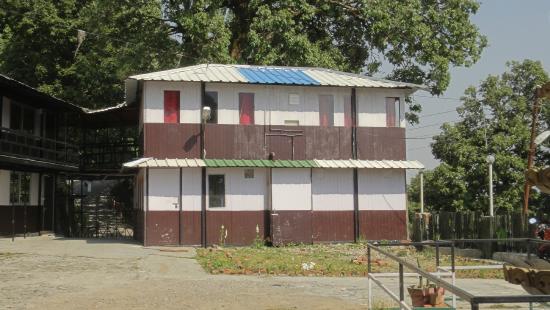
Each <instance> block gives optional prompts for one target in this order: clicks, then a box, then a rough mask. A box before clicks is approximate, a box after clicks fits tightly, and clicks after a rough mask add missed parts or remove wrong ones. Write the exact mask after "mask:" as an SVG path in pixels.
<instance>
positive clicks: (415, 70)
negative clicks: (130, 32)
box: [164, 0, 486, 122]
mask: <svg viewBox="0 0 550 310" xmlns="http://www.w3.org/2000/svg"><path fill="white" fill-rule="evenodd" d="M478 7H479V4H478V3H477V1H475V0H445V1H443V0H409V1H400V2H398V3H396V1H395V0H346V1H334V0H315V1H313V0H296V1H274V0H271V1H258V0H232V1H230V0H223V1H222V0H198V1H197V0H193V1H191V0H167V1H165V7H164V8H165V21H167V22H169V23H170V25H171V29H172V33H173V34H176V35H177V36H178V37H179V38H181V45H180V48H181V50H182V53H183V54H184V55H186V56H187V57H188V59H187V61H188V62H189V63H193V62H195V61H196V59H201V60H202V61H210V62H228V61H230V62H237V63H245V64H260V65H262V64H263V65H282V66H320V67H327V68H332V69H338V70H343V71H351V72H357V73H359V72H360V71H362V70H364V69H366V71H367V74H369V75H376V74H381V71H382V65H383V64H387V65H389V67H391V71H390V72H389V73H388V74H386V77H387V78H391V79H396V80H401V81H406V82H413V83H419V84H426V85H428V86H429V88H430V90H431V92H432V93H433V94H441V93H442V92H443V91H444V90H445V89H446V88H447V87H448V85H449V81H450V76H449V67H450V66H469V65H471V64H473V63H475V62H476V61H477V60H478V59H479V57H480V55H481V52H482V50H483V48H484V47H485V46H486V38H485V37H484V36H482V35H480V34H479V31H478V28H477V27H476V26H475V25H473V24H472V23H471V21H470V16H471V15H472V14H475V13H476V12H477V9H478ZM410 110H411V111H412V112H413V113H409V114H407V117H408V119H409V121H411V122H417V121H418V119H417V117H416V115H415V112H419V111H421V107H420V106H419V105H417V104H413V103H410Z"/></svg>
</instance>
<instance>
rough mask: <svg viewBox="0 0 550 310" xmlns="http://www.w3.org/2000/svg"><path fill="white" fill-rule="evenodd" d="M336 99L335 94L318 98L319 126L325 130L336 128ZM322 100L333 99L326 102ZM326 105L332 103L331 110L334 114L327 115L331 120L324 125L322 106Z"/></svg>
mask: <svg viewBox="0 0 550 310" xmlns="http://www.w3.org/2000/svg"><path fill="white" fill-rule="evenodd" d="M334 97H335V96H334V94H320V95H318V97H317V100H318V104H319V126H320V127H324V128H332V127H334V110H335V109H334V99H335V98H334ZM321 98H331V99H332V100H331V101H327V102H324V101H323V100H322V99H321ZM325 103H332V104H330V108H331V110H332V113H329V114H327V115H328V116H329V118H328V120H327V122H328V123H327V124H326V125H324V124H323V121H322V117H323V114H322V111H321V110H322V108H321V106H322V105H323V104H325ZM329 112H330V111H329Z"/></svg>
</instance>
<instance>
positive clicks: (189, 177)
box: [181, 168, 202, 211]
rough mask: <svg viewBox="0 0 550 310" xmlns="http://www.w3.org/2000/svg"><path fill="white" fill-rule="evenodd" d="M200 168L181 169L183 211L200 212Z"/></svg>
mask: <svg viewBox="0 0 550 310" xmlns="http://www.w3.org/2000/svg"><path fill="white" fill-rule="evenodd" d="M201 177H202V175H201V168H183V169H182V174H181V184H182V197H181V204H182V207H181V208H182V210H183V211H200V210H201V192H202V190H201Z"/></svg>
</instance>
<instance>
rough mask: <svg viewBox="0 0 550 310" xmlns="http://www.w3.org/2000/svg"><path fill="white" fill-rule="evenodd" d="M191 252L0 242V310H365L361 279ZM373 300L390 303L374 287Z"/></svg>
mask: <svg viewBox="0 0 550 310" xmlns="http://www.w3.org/2000/svg"><path fill="white" fill-rule="evenodd" d="M194 255H195V251H194V249H193V248H144V247H142V246H140V245H138V244H135V243H122V242H111V241H102V240H93V239H91V240H77V239H56V238H53V237H49V236H42V237H32V238H27V239H22V238H19V239H16V241H15V242H14V243H12V242H11V239H0V309H129V308H132V309H272V310H275V309H279V310H282V309H339V310H341V309H366V308H367V306H366V305H367V281H366V279H365V278H350V277H347V278H333V277H273V276H234V275H210V274H207V273H205V272H204V271H203V270H202V268H201V267H200V266H199V265H198V264H197V262H196V261H195V260H194V259H193V257H194ZM410 280H411V283H412V282H414V281H413V280H412V279H410ZM387 281H389V282H388V285H389V286H390V287H392V289H393V290H394V291H396V292H397V287H398V285H397V282H396V281H395V280H393V281H392V280H390V279H388V280H387ZM458 283H459V284H460V285H462V286H463V287H465V288H467V289H468V290H469V291H471V292H472V293H483V294H488V293H490V294H495V295H498V294H504V295H506V294H524V292H523V290H522V289H521V288H520V287H519V286H516V285H511V284H508V283H506V282H504V281H502V280H459V281H458ZM374 301H375V304H377V305H380V306H381V305H389V304H388V303H387V301H388V297H387V296H386V295H385V294H384V293H383V292H382V291H381V290H380V289H376V290H375V291H374ZM459 305H460V306H463V305H464V304H463V303H461V304H459ZM493 309H495V308H493Z"/></svg>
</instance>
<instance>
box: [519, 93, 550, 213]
mask: <svg viewBox="0 0 550 310" xmlns="http://www.w3.org/2000/svg"><path fill="white" fill-rule="evenodd" d="M543 98H547V99H548V98H550V82H547V83H546V84H544V85H542V87H538V88H537V89H536V90H535V102H534V103H533V113H532V115H531V140H530V142H529V155H528V156H527V170H529V169H531V168H533V158H534V157H535V136H536V134H537V122H538V117H539V111H540V101H541V100H542V99H543ZM523 189H524V190H523V214H525V215H527V212H528V211H529V192H530V191H531V184H529V182H527V180H525V186H524V188H523Z"/></svg>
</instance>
